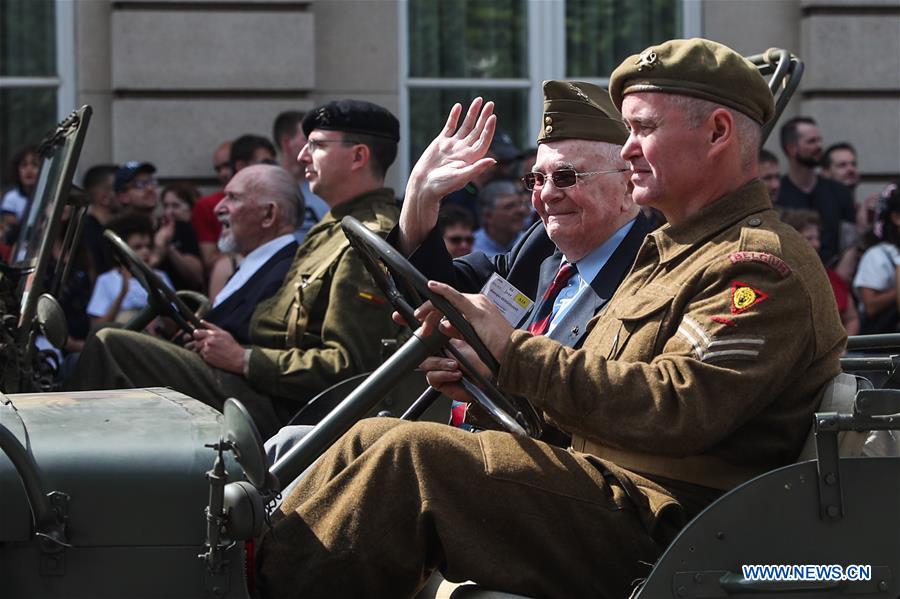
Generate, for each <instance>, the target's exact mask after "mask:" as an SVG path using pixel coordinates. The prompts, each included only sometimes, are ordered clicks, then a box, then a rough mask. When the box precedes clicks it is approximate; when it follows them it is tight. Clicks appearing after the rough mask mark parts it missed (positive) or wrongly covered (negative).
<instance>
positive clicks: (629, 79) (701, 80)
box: [609, 38, 775, 124]
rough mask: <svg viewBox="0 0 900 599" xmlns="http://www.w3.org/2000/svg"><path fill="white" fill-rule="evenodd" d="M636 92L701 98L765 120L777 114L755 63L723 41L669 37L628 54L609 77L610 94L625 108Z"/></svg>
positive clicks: (756, 119) (770, 93) (762, 120)
mask: <svg viewBox="0 0 900 599" xmlns="http://www.w3.org/2000/svg"><path fill="white" fill-rule="evenodd" d="M634 92H664V93H670V94H678V95H682V96H693V97H695V98H702V99H704V100H709V101H711V102H715V103H717V104H722V105H724V106H728V107H729V108H734V109H735V110H738V111H740V112H743V113H744V114H746V115H747V116H749V117H750V118H752V119H753V120H754V121H756V122H757V123H760V124H765V123H766V122H767V121H768V120H769V119H771V118H772V115H773V114H774V113H775V101H774V99H773V97H772V92H771V91H770V90H769V86H768V85H767V84H766V80H765V79H763V76H762V75H761V74H760V72H759V69H757V68H756V66H754V64H753V63H752V62H750V61H749V60H747V59H746V58H744V57H743V56H741V55H740V54H738V53H737V52H735V51H734V50H732V49H731V48H729V47H728V46H725V45H723V44H720V43H718V42H713V41H710V40H705V39H700V38H694V39H689V40H669V41H667V42H665V43H662V44H659V45H657V46H650V47H649V48H647V49H646V50H644V51H643V52H641V53H640V54H635V55H633V56H629V57H628V58H626V59H625V60H624V61H622V64H620V65H619V66H618V68H616V70H615V71H613V73H612V75H611V76H610V78H609V95H610V96H611V97H612V100H613V102H614V103H615V105H616V107H617V108H618V109H619V110H621V109H622V99H623V98H624V97H625V95H627V94H630V93H634Z"/></svg>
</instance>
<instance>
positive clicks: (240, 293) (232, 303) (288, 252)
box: [209, 242, 297, 317]
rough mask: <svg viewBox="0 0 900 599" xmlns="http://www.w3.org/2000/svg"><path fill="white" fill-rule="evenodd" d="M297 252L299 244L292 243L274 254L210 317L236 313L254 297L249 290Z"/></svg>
mask: <svg viewBox="0 0 900 599" xmlns="http://www.w3.org/2000/svg"><path fill="white" fill-rule="evenodd" d="M296 251H297V243H296V242H291V243H289V244H287V245H286V246H284V247H283V248H281V249H280V250H278V251H277V252H275V253H274V254H272V255H271V256H270V257H269V259H268V260H266V261H265V262H264V263H263V264H262V266H260V267H259V268H258V269H256V272H255V273H253V275H252V276H251V277H250V278H249V279H247V281H246V282H245V283H244V284H243V285H242V286H241V287H240V288H239V289H237V290H235V292H234V293H232V294H231V295H230V296H229V297H228V298H226V299H225V301H223V302H222V303H221V304H219V305H218V306H216V307H215V308H213V309H212V310H210V312H209V315H210V316H212V315H215V316H217V317H224V316H225V315H226V314H231V313H232V312H235V311H236V310H237V309H238V308H240V307H241V306H242V305H243V304H244V303H245V302H246V301H247V298H248V297H250V296H252V295H253V294H252V293H248V292H247V290H252V289H254V285H256V284H257V282H258V281H259V280H260V279H263V278H264V277H265V276H266V275H267V274H268V272H269V271H270V270H272V269H273V268H275V265H276V264H278V262H280V261H281V260H283V259H285V258H288V257H291V256H293V255H294V253H295V252H296Z"/></svg>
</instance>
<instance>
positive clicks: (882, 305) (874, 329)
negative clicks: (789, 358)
mask: <svg viewBox="0 0 900 599" xmlns="http://www.w3.org/2000/svg"><path fill="white" fill-rule="evenodd" d="M873 233H874V236H875V239H874V241H875V244H874V245H872V246H871V247H869V249H867V250H866V252H865V253H864V254H863V256H862V258H861V259H860V261H859V268H858V269H857V271H856V276H855V277H854V279H853V289H854V290H855V291H856V295H857V297H858V298H859V301H860V303H861V305H862V317H861V320H862V325H861V328H860V332H861V333H863V334H870V333H892V332H895V331H897V330H898V329H897V324H898V320H900V311H898V308H897V265H898V262H900V247H898V246H900V193H898V191H897V185H890V186H888V187H887V188H886V189H885V190H884V191H883V192H882V194H881V199H880V201H879V209H878V218H877V221H876V223H875V227H874V230H873Z"/></svg>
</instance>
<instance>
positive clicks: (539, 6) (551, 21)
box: [397, 0, 703, 189]
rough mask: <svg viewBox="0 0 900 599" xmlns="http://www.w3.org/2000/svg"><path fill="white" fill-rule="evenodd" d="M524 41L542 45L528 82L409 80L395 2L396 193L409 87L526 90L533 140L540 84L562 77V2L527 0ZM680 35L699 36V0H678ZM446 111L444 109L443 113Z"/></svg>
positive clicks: (401, 13) (404, 20) (402, 11)
mask: <svg viewBox="0 0 900 599" xmlns="http://www.w3.org/2000/svg"><path fill="white" fill-rule="evenodd" d="M525 6H526V10H527V11H528V14H527V18H526V28H525V35H526V40H534V39H538V40H540V44H532V43H527V42H526V43H527V47H528V68H527V73H528V77H527V78H509V79H479V78H446V79H444V78H440V77H410V76H409V18H408V15H409V12H408V11H409V6H408V0H401V1H400V2H397V16H398V23H399V27H398V31H399V35H398V42H399V44H400V47H399V52H398V54H399V63H400V69H399V73H400V76H399V77H398V80H399V87H400V89H399V108H400V140H401V141H400V147H399V148H398V153H397V166H398V168H399V173H398V176H399V181H400V189H405V187H406V181H407V178H408V176H409V170H410V169H411V168H412V166H413V163H414V159H415V158H418V157H413V156H410V150H409V140H410V122H409V119H410V111H409V108H410V98H409V95H410V90H413V89H448V88H466V87H493V88H499V89H523V90H528V102H527V104H528V122H529V123H534V124H533V126H532V127H531V128H530V129H531V131H530V133H531V138H532V139H535V138H537V133H538V127H539V124H540V118H541V113H542V111H543V107H544V99H543V93H542V90H541V82H542V81H544V80H545V79H560V78H563V77H564V76H565V71H566V39H565V28H566V4H565V0H525ZM681 11H682V14H681V16H682V24H683V31H682V32H681V35H682V36H683V37H700V36H702V32H703V7H702V0H681ZM584 80H585V81H588V82H590V83H595V84H597V85H604V86H605V85H607V84H608V83H609V78H608V77H597V78H585V79H584ZM449 108H450V107H449V106H448V107H447V109H449Z"/></svg>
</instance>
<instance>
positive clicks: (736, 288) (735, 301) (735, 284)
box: [731, 281, 769, 314]
mask: <svg viewBox="0 0 900 599" xmlns="http://www.w3.org/2000/svg"><path fill="white" fill-rule="evenodd" d="M768 298H769V295H768V294H767V293H765V292H763V291H760V290H759V289H756V288H754V287H751V286H750V285H747V284H746V283H741V282H740V281H732V282H731V313H732V314H740V313H742V312H746V311H747V310H749V309H750V308H752V307H753V306H755V305H756V304H758V303H760V302H764V301H766V300H767V299H768Z"/></svg>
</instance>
